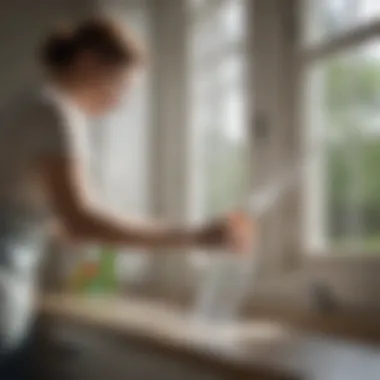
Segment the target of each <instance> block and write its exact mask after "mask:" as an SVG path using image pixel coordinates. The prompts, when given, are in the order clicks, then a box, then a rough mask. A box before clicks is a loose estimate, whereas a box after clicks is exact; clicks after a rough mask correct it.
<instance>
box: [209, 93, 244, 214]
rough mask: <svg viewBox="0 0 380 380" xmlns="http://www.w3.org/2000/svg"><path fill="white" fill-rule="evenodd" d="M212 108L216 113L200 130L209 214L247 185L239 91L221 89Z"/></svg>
mask: <svg viewBox="0 0 380 380" xmlns="http://www.w3.org/2000/svg"><path fill="white" fill-rule="evenodd" d="M216 109H217V111H216V112H217V113H218V115H219V117H214V118H213V120H211V121H210V123H209V124H208V125H205V129H204V131H203V139H204V145H203V149H204V162H203V165H202V170H203V181H202V182H203V187H204V192H205V197H204V204H203V210H204V213H206V214H210V215H213V214H217V213H220V212H222V211H225V210H227V209H229V208H230V207H231V206H233V205H236V204H237V203H238V202H239V201H241V199H242V197H243V196H244V193H245V191H246V189H247V185H248V184H247V182H246V181H247V179H248V178H247V177H248V176H247V169H248V167H247V157H246V156H245V154H246V148H247V139H246V134H245V132H246V128H245V122H244V116H245V115H244V99H243V93H242V92H241V91H239V89H235V90H232V91H230V92H226V93H224V94H223V95H222V97H221V99H220V101H219V103H218V104H217V106H216Z"/></svg>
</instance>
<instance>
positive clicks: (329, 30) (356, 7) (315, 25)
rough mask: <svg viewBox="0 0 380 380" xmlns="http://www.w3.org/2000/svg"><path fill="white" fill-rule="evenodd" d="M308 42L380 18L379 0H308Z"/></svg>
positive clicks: (322, 38) (326, 37) (331, 35)
mask: <svg viewBox="0 0 380 380" xmlns="http://www.w3.org/2000/svg"><path fill="white" fill-rule="evenodd" d="M306 12H307V17H306V19H307V21H306V29H307V42H311V43H313V42H318V41H321V40H324V39H328V38H331V37H333V36H336V35H338V34H341V33H344V32H346V31H347V30H349V29H351V28H354V27H356V26H359V25H362V24H365V23H367V22H370V21H374V20H375V19H379V18H380V2H379V1H378V0H308V1H307V9H306Z"/></svg>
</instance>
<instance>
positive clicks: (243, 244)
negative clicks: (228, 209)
mask: <svg viewBox="0 0 380 380" xmlns="http://www.w3.org/2000/svg"><path fill="white" fill-rule="evenodd" d="M256 234H257V230H256V226H255V224H254V221H253V220H252V219H251V218H250V217H249V216H248V215H247V214H245V213H243V212H232V213H230V214H227V215H226V216H225V217H223V218H220V219H218V220H215V221H212V222H211V223H210V224H208V225H206V226H205V227H204V228H203V229H202V230H201V231H200V233H199V243H200V245H201V246H205V247H210V248H220V249H226V250H229V251H232V252H234V253H237V254H242V255H244V254H249V253H250V252H251V250H252V249H253V247H254V245H255V243H256V240H257V239H256Z"/></svg>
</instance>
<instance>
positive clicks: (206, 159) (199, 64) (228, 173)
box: [190, 0, 249, 217]
mask: <svg viewBox="0 0 380 380" xmlns="http://www.w3.org/2000/svg"><path fill="white" fill-rule="evenodd" d="M197 3H199V5H198V7H197V8H196V10H197V12H196V13H195V14H194V17H193V19H192V29H191V52H190V60H191V65H190V74H191V87H192V115H193V120H192V128H193V132H194V136H195V143H194V146H195V148H196V151H193V157H194V161H193V185H194V194H197V196H195V197H194V206H195V207H194V209H196V210H197V215H198V216H202V217H204V216H209V215H215V214H218V213H221V212H222V211H225V210H226V209H229V208H230V207H231V206H233V205H236V204H237V203H238V202H239V201H241V200H242V198H243V197H244V195H246V191H247V188H248V186H249V175H248V173H249V166H248V165H249V162H248V157H247V154H248V149H249V144H248V140H249V139H248V138H247V137H248V136H247V128H246V111H245V110H246V88H245V83H246V72H245V69H246V49H245V48H244V42H245V27H244V25H245V23H244V9H245V3H244V1H242V0H228V1H221V2H216V3H214V4H217V5H214V9H213V10H212V11H211V10H210V11H209V12H208V13H207V12H206V9H205V10H204V12H202V11H201V9H202V4H203V6H204V7H206V5H207V4H208V3H207V2H204V3H202V2H197ZM209 3H211V2H209ZM202 15H203V17H201V16H202Z"/></svg>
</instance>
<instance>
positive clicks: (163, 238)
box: [39, 157, 222, 247]
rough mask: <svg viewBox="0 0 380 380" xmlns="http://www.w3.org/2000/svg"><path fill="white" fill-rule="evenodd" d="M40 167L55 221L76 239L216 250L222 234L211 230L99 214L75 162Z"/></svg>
mask: <svg viewBox="0 0 380 380" xmlns="http://www.w3.org/2000/svg"><path fill="white" fill-rule="evenodd" d="M39 166H40V173H41V175H42V179H43V182H44V185H45V186H46V190H47V193H48V195H49V197H50V201H51V203H52V206H53V208H54V209H55V212H56V214H57V217H58V218H59V220H60V221H61V223H62V224H63V225H64V227H65V228H66V230H67V231H68V233H69V234H70V235H72V236H74V237H75V238H79V239H81V240H89V241H101V242H105V243H110V244H117V245H119V244H120V245H128V246H135V247H185V246H187V247H190V246H200V245H204V246H213V245H214V246H216V244H217V243H221V242H222V241H221V240H222V239H221V237H220V235H221V234H220V233H218V231H216V230H215V229H213V228H210V229H207V228H206V229H199V230H189V229H184V228H176V227H167V226H160V225H159V224H155V223H141V222H137V221H129V220H122V219H121V218H119V217H117V216H113V215H111V214H110V213H107V212H104V211H102V210H99V209H98V208H97V207H95V206H94V205H92V204H91V202H90V198H89V197H88V196H87V195H86V192H85V189H84V186H83V184H82V183H83V181H82V176H81V173H80V170H79V168H78V165H77V164H76V163H75V160H72V159H69V158H62V157H46V158H43V159H41V160H40V163H39ZM214 230H215V231H214ZM218 235H219V236H218Z"/></svg>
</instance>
